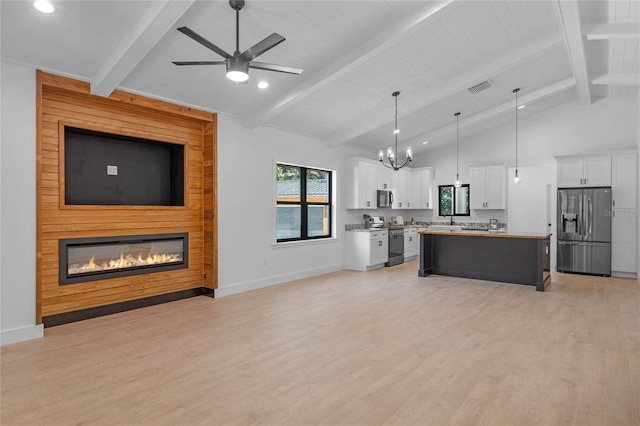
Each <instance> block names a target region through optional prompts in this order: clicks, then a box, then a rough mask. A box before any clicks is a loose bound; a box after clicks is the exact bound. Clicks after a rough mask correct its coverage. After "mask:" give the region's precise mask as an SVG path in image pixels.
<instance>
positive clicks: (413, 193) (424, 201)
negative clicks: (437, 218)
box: [408, 167, 433, 209]
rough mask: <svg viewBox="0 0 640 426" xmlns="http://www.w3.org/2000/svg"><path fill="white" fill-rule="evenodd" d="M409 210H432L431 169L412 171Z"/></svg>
mask: <svg viewBox="0 0 640 426" xmlns="http://www.w3.org/2000/svg"><path fill="white" fill-rule="evenodd" d="M408 207H409V208H410V209H433V169H432V168H430V167H429V168H425V169H414V170H412V171H411V179H410V184H409V205H408Z"/></svg>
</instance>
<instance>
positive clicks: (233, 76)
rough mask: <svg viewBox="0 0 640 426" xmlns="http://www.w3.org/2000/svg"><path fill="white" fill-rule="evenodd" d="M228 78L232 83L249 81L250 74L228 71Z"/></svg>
mask: <svg viewBox="0 0 640 426" xmlns="http://www.w3.org/2000/svg"><path fill="white" fill-rule="evenodd" d="M227 78H228V79H229V80H231V81H236V82H239V83H240V82H243V81H247V80H249V74H247V73H246V72H244V71H233V70H232V71H227Z"/></svg>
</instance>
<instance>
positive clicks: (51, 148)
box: [36, 71, 218, 324]
mask: <svg viewBox="0 0 640 426" xmlns="http://www.w3.org/2000/svg"><path fill="white" fill-rule="evenodd" d="M37 84H38V87H37V102H36V104H37V130H36V131H37V153H36V156H37V158H36V161H37V163H36V174H37V194H36V196H37V201H36V202H37V234H36V239H37V241H36V245H37V248H36V256H37V259H36V297H37V301H36V302H37V303H36V313H37V318H36V322H37V323H38V324H40V323H42V317H43V316H49V315H55V314H60V313H65V312H72V311H76V310H80V309H86V308H92V307H96V306H103V305H108V304H112V303H117V302H123V301H128V300H134V299H139V298H144V297H148V296H155V295H159V294H165V293H172V292H176V291H180V290H187V289H193V288H199V287H207V288H210V289H215V288H217V275H218V273H217V272H218V271H217V240H218V239H217V220H216V217H217V182H216V152H217V147H216V134H217V116H216V114H213V113H208V112H204V111H200V110H195V109H192V108H188V107H183V106H180V105H175V104H171V103H168V102H164V101H159V100H155V99H151V98H147V97H144V96H140V95H134V94H130V93H126V92H122V91H117V90H116V91H114V93H112V94H111V95H110V96H109V97H108V98H104V97H100V96H95V95H91V94H90V86H89V83H86V82H82V81H78V80H73V79H70V78H66V77H60V76H56V75H53V74H48V73H45V72H42V71H38V73H37ZM64 125H70V126H73V127H78V128H85V129H89V130H98V131H103V132H107V133H113V134H120V135H125V136H134V137H140V138H144V139H152V140H159V141H165V142H171V143H176V144H182V145H184V146H185V187H186V191H185V206H184V207H182V206H180V207H175V206H167V207H164V206H67V205H65V204H64V193H63V191H64V167H63V160H64V159H63V158H62V155H63V152H64V151H63V150H62V148H63V143H64V135H62V134H61V129H63V128H64ZM176 232H188V233H189V267H188V269H180V270H175V271H168V272H157V273H149V274H142V275H135V276H130V277H125V278H112V279H106V280H99V281H89V282H86V283H81V284H70V285H62V286H61V285H59V283H58V276H59V271H58V240H59V239H62V238H84V237H98V236H117V235H141V234H154V233H159V234H160V233H163V234H164V233H176Z"/></svg>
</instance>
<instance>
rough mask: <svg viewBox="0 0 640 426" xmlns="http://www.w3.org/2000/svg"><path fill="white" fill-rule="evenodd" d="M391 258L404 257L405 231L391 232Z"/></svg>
mask: <svg viewBox="0 0 640 426" xmlns="http://www.w3.org/2000/svg"><path fill="white" fill-rule="evenodd" d="M389 256H404V229H391V230H389Z"/></svg>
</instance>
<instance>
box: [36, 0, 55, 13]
mask: <svg viewBox="0 0 640 426" xmlns="http://www.w3.org/2000/svg"><path fill="white" fill-rule="evenodd" d="M33 6H34V7H35V8H36V9H38V10H39V11H40V12H42V13H53V5H52V4H51V3H50V2H49V1H48V0H36V1H35V2H33Z"/></svg>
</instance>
